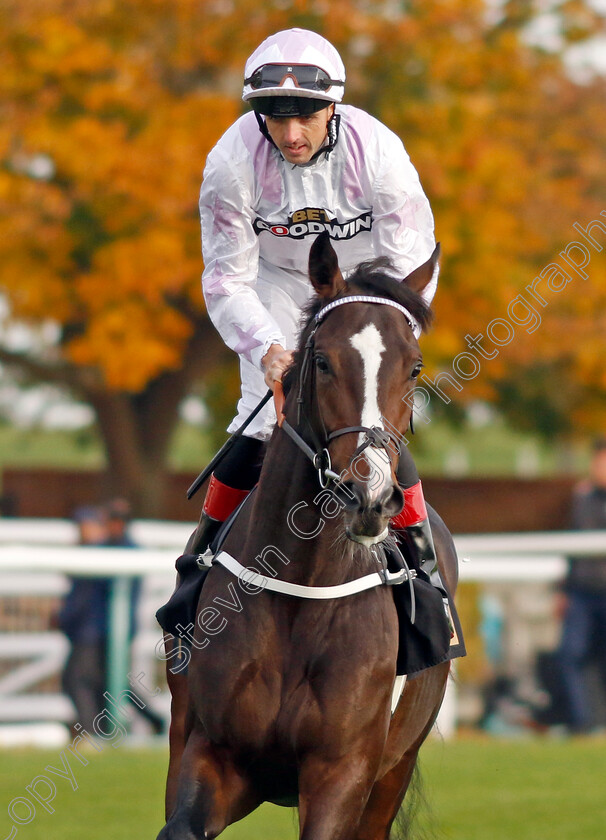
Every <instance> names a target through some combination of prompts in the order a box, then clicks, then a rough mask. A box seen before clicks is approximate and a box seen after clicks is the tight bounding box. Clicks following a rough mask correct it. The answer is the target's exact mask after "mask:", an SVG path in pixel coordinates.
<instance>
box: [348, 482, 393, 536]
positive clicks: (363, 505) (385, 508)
mask: <svg viewBox="0 0 606 840" xmlns="http://www.w3.org/2000/svg"><path fill="white" fill-rule="evenodd" d="M342 495H343V499H344V501H345V508H344V515H345V530H346V533H347V536H348V537H349V539H351V540H354V541H355V542H360V543H363V544H364V545H373V544H374V543H378V542H382V541H383V540H384V539H385V537H386V536H387V526H388V524H389V520H390V519H391V517H392V516H396V515H397V514H398V513H400V511H401V510H402V508H403V507H404V494H403V493H402V490H401V489H400V488H399V486H398V485H397V484H395V483H393V484H391V485H390V486H387V487H385V488H384V489H383V492H382V493H381V494H380V495H379V496H377V497H375V498H371V496H370V494H369V492H368V489H367V487H366V486H365V485H364V484H363V483H361V482H357V481H346V482H344V483H343V490H342Z"/></svg>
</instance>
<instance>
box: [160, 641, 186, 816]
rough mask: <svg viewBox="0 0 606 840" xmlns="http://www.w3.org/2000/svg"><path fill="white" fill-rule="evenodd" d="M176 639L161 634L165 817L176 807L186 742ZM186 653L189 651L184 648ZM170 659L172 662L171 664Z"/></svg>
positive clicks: (183, 680)
mask: <svg viewBox="0 0 606 840" xmlns="http://www.w3.org/2000/svg"><path fill="white" fill-rule="evenodd" d="M176 645H177V642H176V639H174V638H173V637H172V636H171V635H170V633H169V634H166V635H165V636H164V646H165V650H166V654H167V663H166V681H167V683H168V687H169V689H170V696H171V704H170V731H169V736H168V740H169V747H170V751H169V760H168V774H167V778H166V796H165V802H164V805H165V816H166V819H168V818H169V817H170V815H171V813H172V811H173V808H174V807H175V802H176V797H177V782H178V779H179V768H180V767H181V759H182V757H183V750H184V749H185V742H186V719H187V708H188V686H187V674H186V673H178V670H177V668H176V666H175V664H174V662H175V660H176V662H177V665H178V663H179V660H178V659H176V653H177V646H176ZM185 655H186V656H187V657H189V651H186V652H185ZM171 663H172V664H171Z"/></svg>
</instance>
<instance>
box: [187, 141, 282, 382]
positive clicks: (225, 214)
mask: <svg viewBox="0 0 606 840" xmlns="http://www.w3.org/2000/svg"><path fill="white" fill-rule="evenodd" d="M251 191H252V187H251V184H250V183H249V178H248V177H247V172H246V169H245V167H238V166H237V165H236V164H235V163H234V162H233V161H230V160H228V159H226V157H225V153H224V150H222V149H219V148H217V147H216V148H215V149H214V150H213V152H211V154H210V155H209V158H208V162H207V166H206V170H205V174H204V181H203V183H202V188H201V190H200V216H201V222H202V251H203V256H204V263H205V268H204V274H203V276H202V288H203V292H204V299H205V301H206V308H207V312H208V315H209V317H210V319H211V321H212V322H213V324H214V325H215V327H216V328H217V330H218V331H219V333H220V335H221V337H222V339H223V341H224V342H225V343H226V344H227V346H228V347H230V348H231V349H232V350H234V351H235V352H236V353H238V354H239V355H240V356H241V357H243V358H245V359H247V360H248V361H249V362H251V363H252V364H253V365H254V366H255V367H256V368H257V369H259V370H263V371H264V367H263V365H262V360H263V358H264V357H265V356H266V355H267V354H268V352H269V351H270V349H271V348H272V347H274V346H275V345H276V344H280V345H281V346H282V347H283V346H284V344H285V343H286V339H285V337H284V335H283V333H282V330H281V329H280V327H279V325H278V324H277V322H276V320H275V318H273V317H272V315H271V313H270V312H269V311H268V309H267V307H266V306H265V305H264V303H263V302H262V301H261V300H260V299H259V296H258V294H257V288H256V287H257V273H258V268H259V244H258V238H257V235H256V234H255V232H254V229H253V218H254V212H253V208H252V195H251ZM274 352H275V351H274Z"/></svg>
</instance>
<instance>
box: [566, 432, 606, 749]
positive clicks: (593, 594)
mask: <svg viewBox="0 0 606 840" xmlns="http://www.w3.org/2000/svg"><path fill="white" fill-rule="evenodd" d="M572 527H573V529H578V530H599V529H605V530H606V439H601V440H599V441H597V442H596V443H595V445H594V449H593V455H592V460H591V466H590V475H589V479H588V480H586V481H583V482H582V483H581V484H579V485H578V486H577V488H576V489H575V493H574V498H573V510H572ZM561 608H562V615H563V624H562V638H561V642H560V647H559V650H558V657H559V662H560V669H561V674H562V682H563V688H564V691H565V695H566V699H567V702H568V709H569V725H570V730H571V731H572V732H575V733H585V732H590V731H591V730H592V729H593V728H594V727H595V725H596V710H595V709H594V708H592V703H591V693H590V691H589V688H588V683H587V674H586V665H587V663H588V661H590V660H591V659H592V658H597V664H598V665H599V668H600V672H601V675H602V681H603V682H605V683H606V648H605V647H604V639H606V552H605V554H604V556H600V557H583V556H578V557H576V556H575V557H571V558H570V560H569V570H568V575H567V577H566V580H565V582H564V586H563V595H562V605H561Z"/></svg>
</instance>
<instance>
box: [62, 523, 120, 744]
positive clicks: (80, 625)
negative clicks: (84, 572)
mask: <svg viewBox="0 0 606 840" xmlns="http://www.w3.org/2000/svg"><path fill="white" fill-rule="evenodd" d="M74 520H75V522H76V524H77V526H78V532H79V539H78V542H79V544H80V545H86V546H101V545H103V544H104V543H105V541H106V539H107V530H106V517H105V513H104V511H102V510H101V509H100V508H95V507H81V508H78V509H77V510H76V511H75V512H74ZM110 584H111V579H110V578H108V577H72V578H71V587H70V590H69V592H68V594H67V596H66V598H65V601H64V602H63V606H62V608H61V610H60V612H59V618H58V626H59V629H60V630H62V631H63V632H64V633H65V635H66V636H67V638H68V639H69V641H70V643H71V650H70V654H69V657H68V659H67V662H66V663H65V668H64V670H63V678H62V682H63V690H64V692H65V693H66V694H67V696H68V697H69V698H70V699H71V701H72V702H73V704H74V706H75V709H76V720H77V721H78V722H79V723H80V724H81V726H83V727H84V728H85V729H86V730H88V731H89V732H92V731H93V729H92V726H93V720H94V718H95V716H96V715H98V714H99V713H100V712H101V711H102V709H103V708H104V705H105V699H104V697H103V692H104V691H105V681H106V661H105V660H106V639H107V613H108V603H109V593H110Z"/></svg>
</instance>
